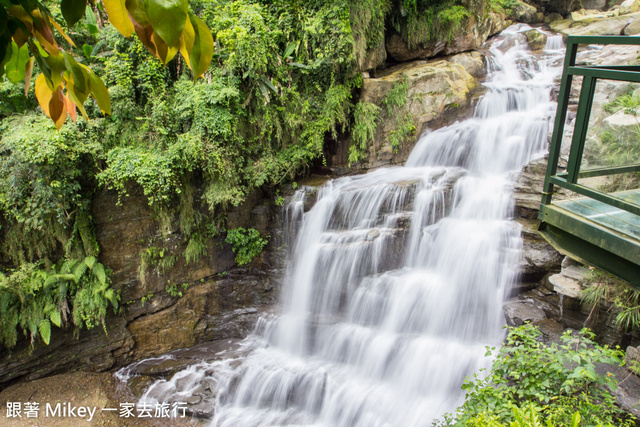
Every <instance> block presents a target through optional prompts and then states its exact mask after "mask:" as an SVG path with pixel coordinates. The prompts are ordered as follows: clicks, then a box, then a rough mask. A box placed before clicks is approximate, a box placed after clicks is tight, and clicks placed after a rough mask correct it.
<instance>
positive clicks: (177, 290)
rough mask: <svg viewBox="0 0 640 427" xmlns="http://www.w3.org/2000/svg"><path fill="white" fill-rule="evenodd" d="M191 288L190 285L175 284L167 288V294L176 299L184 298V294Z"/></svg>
mask: <svg viewBox="0 0 640 427" xmlns="http://www.w3.org/2000/svg"><path fill="white" fill-rule="evenodd" d="M188 287H189V284H188V283H183V284H182V285H180V286H179V285H178V284H173V285H167V286H165V288H164V289H165V291H166V292H167V294H169V295H171V296H172V297H174V298H182V292H183V291H186V290H187V288H188Z"/></svg>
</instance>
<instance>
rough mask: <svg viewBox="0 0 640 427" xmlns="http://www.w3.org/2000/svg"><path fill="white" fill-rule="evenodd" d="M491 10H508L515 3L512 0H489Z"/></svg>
mask: <svg viewBox="0 0 640 427" xmlns="http://www.w3.org/2000/svg"><path fill="white" fill-rule="evenodd" d="M490 5H491V10H493V11H495V12H509V11H511V10H513V8H514V7H515V5H516V2H515V1H514V0H491V1H490Z"/></svg>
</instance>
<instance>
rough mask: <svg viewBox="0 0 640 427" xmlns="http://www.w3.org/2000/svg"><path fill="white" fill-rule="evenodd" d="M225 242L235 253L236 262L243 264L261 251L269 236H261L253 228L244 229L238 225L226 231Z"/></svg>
mask: <svg viewBox="0 0 640 427" xmlns="http://www.w3.org/2000/svg"><path fill="white" fill-rule="evenodd" d="M225 242H227V243H228V244H230V245H231V249H232V250H233V252H234V253H235V254H236V263H237V264H238V265H245V264H248V263H250V262H251V260H252V259H253V258H254V257H255V256H257V255H259V254H260V253H261V252H262V249H264V247H265V246H266V245H267V243H269V236H267V237H266V238H263V237H262V236H261V235H260V232H259V231H258V230H256V229H255V228H250V229H248V230H245V229H244V228H242V227H238V228H234V229H233V230H229V231H228V232H227V237H226V238H225Z"/></svg>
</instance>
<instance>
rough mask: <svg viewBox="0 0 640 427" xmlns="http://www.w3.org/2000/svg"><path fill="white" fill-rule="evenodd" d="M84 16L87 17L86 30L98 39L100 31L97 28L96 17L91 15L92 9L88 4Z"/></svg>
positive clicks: (93, 14)
mask: <svg viewBox="0 0 640 427" xmlns="http://www.w3.org/2000/svg"><path fill="white" fill-rule="evenodd" d="M85 16H86V17H87V28H88V29H89V32H90V33H91V34H93V35H94V36H96V37H98V34H100V29H99V28H98V21H97V20H96V15H95V13H93V8H92V7H91V5H90V4H88V5H87V7H86V9H85Z"/></svg>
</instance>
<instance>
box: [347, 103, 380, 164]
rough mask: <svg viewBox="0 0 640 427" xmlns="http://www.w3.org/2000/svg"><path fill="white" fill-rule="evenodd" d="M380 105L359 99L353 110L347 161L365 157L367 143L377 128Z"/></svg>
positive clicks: (350, 161) (352, 161)
mask: <svg viewBox="0 0 640 427" xmlns="http://www.w3.org/2000/svg"><path fill="white" fill-rule="evenodd" d="M379 115H380V107H378V106H377V105H376V104H372V103H371V102H363V101H360V102H358V104H357V105H356V108H355V112H354V126H353V131H352V137H353V142H352V144H351V146H350V147H349V163H355V162H357V161H358V160H360V159H363V158H365V157H366V150H367V147H368V146H369V143H370V142H371V141H373V138H374V137H375V135H376V129H377V128H378V117H379Z"/></svg>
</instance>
